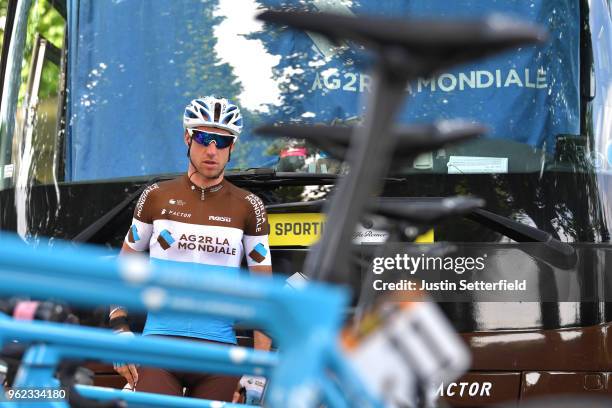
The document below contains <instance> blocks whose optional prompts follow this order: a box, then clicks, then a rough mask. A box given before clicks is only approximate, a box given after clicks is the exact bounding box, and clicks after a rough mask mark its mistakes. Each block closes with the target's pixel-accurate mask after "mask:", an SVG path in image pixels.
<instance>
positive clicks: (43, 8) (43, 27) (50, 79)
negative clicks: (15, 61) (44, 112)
mask: <svg viewBox="0 0 612 408" xmlns="http://www.w3.org/2000/svg"><path fill="white" fill-rule="evenodd" d="M2 1H3V2H6V1H7V0H2ZM64 27H65V22H64V18H63V17H62V16H61V15H60V14H59V13H58V12H57V10H56V9H55V8H53V7H52V6H51V4H50V3H49V1H48V0H38V1H35V2H33V3H32V7H31V8H30V13H29V16H28V28H27V37H26V45H25V50H24V60H23V64H22V66H21V87H20V89H19V101H20V103H21V101H22V100H23V97H24V96H25V92H26V88H27V80H28V75H29V72H30V64H31V62H32V52H33V50H34V41H35V38H36V33H38V34H39V35H41V36H42V37H44V38H46V39H47V40H49V41H50V42H51V44H53V45H54V46H56V47H57V48H60V49H61V48H62V44H63V42H64ZM58 81H59V67H57V66H55V65H54V64H47V66H46V67H45V69H44V70H43V73H42V78H41V82H40V90H39V93H38V95H39V97H40V98H41V99H43V98H46V97H48V96H51V95H54V94H56V93H57V87H58Z"/></svg>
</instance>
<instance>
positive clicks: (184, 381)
mask: <svg viewBox="0 0 612 408" xmlns="http://www.w3.org/2000/svg"><path fill="white" fill-rule="evenodd" d="M162 337H173V338H178V339H187V340H195V341H205V342H209V343H218V342H215V341H210V340H202V339H196V338H190V337H180V336H162ZM218 344H225V343H218ZM239 379H240V378H239V377H234V376H228V375H218V374H201V373H191V372H182V371H168V370H165V369H162V368H157V367H138V383H137V384H136V391H141V392H152V393H156V394H166V395H176V396H183V395H184V396H186V397H194V398H204V399H210V400H216V401H228V402H231V401H232V397H233V395H234V391H235V390H236V387H237V385H238V380H239ZM183 389H185V393H184V394H183Z"/></svg>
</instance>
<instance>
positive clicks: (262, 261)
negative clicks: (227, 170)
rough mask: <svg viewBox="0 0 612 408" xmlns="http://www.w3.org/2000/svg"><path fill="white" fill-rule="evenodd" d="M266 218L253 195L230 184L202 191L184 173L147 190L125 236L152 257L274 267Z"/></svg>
mask: <svg viewBox="0 0 612 408" xmlns="http://www.w3.org/2000/svg"><path fill="white" fill-rule="evenodd" d="M268 233H269V225H268V217H267V214H266V210H265V208H264V205H263V202H262V201H261V200H260V199H259V197H257V196H256V195H255V194H252V193H249V192H248V191H246V190H243V189H241V188H238V187H236V186H234V185H233V184H232V183H230V182H228V181H227V180H223V181H222V182H221V183H220V184H218V185H216V186H213V187H209V188H206V189H204V191H202V190H201V189H200V188H199V187H196V186H195V185H193V184H192V183H191V182H190V181H189V178H188V177H187V176H186V175H183V176H181V177H178V178H176V179H173V180H170V181H165V182H162V183H158V184H153V185H151V186H149V187H148V188H147V189H146V190H145V191H144V192H143V193H142V195H141V196H140V199H139V200H138V203H137V204H136V209H135V210H134V219H133V222H132V226H131V227H130V230H129V231H128V234H127V236H126V237H125V242H126V243H127V245H128V246H129V247H130V248H132V249H134V250H136V251H145V250H147V249H148V250H149V251H150V256H151V258H155V259H159V260H168V261H178V262H189V263H197V264H205V265H217V266H230V267H238V266H240V264H241V261H242V257H243V254H244V255H246V260H247V264H248V265H249V266H253V265H271V259H270V248H269V245H268Z"/></svg>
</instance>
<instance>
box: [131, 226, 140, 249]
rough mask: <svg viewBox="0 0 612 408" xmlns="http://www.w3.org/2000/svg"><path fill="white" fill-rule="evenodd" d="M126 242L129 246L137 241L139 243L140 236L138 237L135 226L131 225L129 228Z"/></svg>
mask: <svg viewBox="0 0 612 408" xmlns="http://www.w3.org/2000/svg"><path fill="white" fill-rule="evenodd" d="M128 241H129V242H130V243H131V244H135V243H136V242H137V241H140V236H139V235H138V228H136V225H134V224H132V226H131V227H130V233H129V234H128Z"/></svg>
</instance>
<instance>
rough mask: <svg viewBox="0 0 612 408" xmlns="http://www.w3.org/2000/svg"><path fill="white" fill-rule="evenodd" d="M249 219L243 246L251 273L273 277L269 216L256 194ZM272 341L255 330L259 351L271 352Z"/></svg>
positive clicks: (250, 200) (249, 200)
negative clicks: (269, 241)
mask: <svg viewBox="0 0 612 408" xmlns="http://www.w3.org/2000/svg"><path fill="white" fill-rule="evenodd" d="M247 203H248V204H247V205H248V209H247V211H248V214H249V215H248V217H247V220H246V225H245V229H244V236H243V245H244V249H245V255H246V260H247V265H248V267H249V270H250V271H251V273H255V274H258V275H265V276H272V259H271V258H270V245H269V243H268V234H269V233H270V225H269V224H268V215H267V214H266V210H265V206H264V204H263V202H262V201H261V199H260V198H259V197H257V196H256V195H255V194H250V195H249V196H248V197H247ZM271 343H272V340H270V338H269V337H268V336H266V335H265V334H263V333H262V332H260V331H258V330H255V332H254V347H255V348H256V349H258V350H266V351H267V350H269V349H270V345H271Z"/></svg>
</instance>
